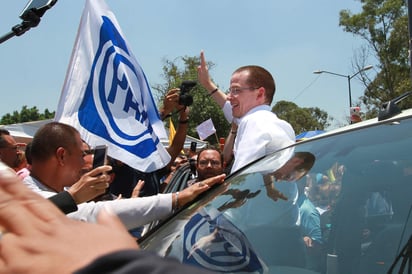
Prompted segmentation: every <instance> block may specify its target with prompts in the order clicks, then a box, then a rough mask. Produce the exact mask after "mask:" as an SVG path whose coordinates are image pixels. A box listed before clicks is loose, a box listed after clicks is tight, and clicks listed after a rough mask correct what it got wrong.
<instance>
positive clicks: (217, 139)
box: [215, 132, 220, 144]
mask: <svg viewBox="0 0 412 274" xmlns="http://www.w3.org/2000/svg"><path fill="white" fill-rule="evenodd" d="M215 137H216V142H217V143H218V144H220V142H219V138H218V137H217V133H216V132H215Z"/></svg>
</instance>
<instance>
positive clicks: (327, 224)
mask: <svg viewBox="0 0 412 274" xmlns="http://www.w3.org/2000/svg"><path fill="white" fill-rule="evenodd" d="M411 147H412V122H411V121H410V120H404V121H400V122H399V123H396V124H394V123H392V124H385V125H381V126H379V127H371V128H366V129H363V130H360V131H353V132H348V133H344V134H341V135H336V136H331V137H327V138H322V139H318V140H314V141H309V142H303V143H299V144H297V145H296V146H295V147H291V148H288V149H286V150H283V151H280V152H278V153H275V154H273V155H270V156H268V157H265V158H263V159H261V160H260V161H258V162H256V163H253V164H252V165H250V166H248V167H246V168H245V169H243V170H240V171H239V172H238V173H237V174H235V175H234V176H231V177H229V178H228V180H227V182H226V183H225V184H224V185H221V186H218V187H217V188H215V189H213V190H212V191H211V192H209V193H207V195H205V196H204V197H203V198H202V199H200V200H199V201H196V202H195V203H194V204H193V205H191V206H190V207H188V208H185V209H184V210H182V211H181V212H180V213H179V214H177V215H176V216H174V218H173V219H172V220H171V221H170V222H168V223H166V224H165V225H163V226H161V227H160V228H159V229H158V230H157V231H156V232H155V233H153V234H152V235H151V236H150V237H148V238H147V239H146V240H145V241H143V242H142V243H141V247H142V248H144V249H149V250H155V251H156V252H158V253H159V254H160V255H162V256H170V257H175V258H177V259H178V260H180V261H181V262H184V263H189V264H193V265H197V266H200V267H203V268H206V269H210V270H213V271H217V272H227V273H245V272H255V273H292V274H293V273H312V274H313V273H319V274H320V273H334V274H347V273H354V274H358V273H359V274H361V273H362V274H363V273H387V271H388V269H389V267H390V265H391V264H392V263H393V260H394V258H395V257H396V256H397V254H398V253H399V251H400V249H401V247H402V246H403V245H404V244H405V243H406V242H407V240H408V238H409V236H410V235H411V233H412V221H411V219H410V216H409V214H410V209H411V203H412V202H411V198H410V197H411V194H412V154H411V152H410V148H411ZM302 159H303V160H302ZM296 269H301V272H296ZM394 273H397V272H394Z"/></svg>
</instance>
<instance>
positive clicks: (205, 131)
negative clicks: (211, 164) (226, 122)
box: [196, 118, 216, 141]
mask: <svg viewBox="0 0 412 274" xmlns="http://www.w3.org/2000/svg"><path fill="white" fill-rule="evenodd" d="M196 131H197V134H199V138H200V140H202V141H203V140H204V139H206V138H207V137H209V136H210V135H212V134H214V133H215V132H216V129H215V125H213V121H212V118H209V119H207V120H206V121H204V122H203V123H201V124H200V125H198V126H197V127H196Z"/></svg>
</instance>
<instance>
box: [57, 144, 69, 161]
mask: <svg viewBox="0 0 412 274" xmlns="http://www.w3.org/2000/svg"><path fill="white" fill-rule="evenodd" d="M67 153H68V151H67V150H66V149H65V148H64V147H58V148H57V149H56V153H55V155H56V160H57V162H58V163H59V164H60V165H64V163H65V159H66V158H67V156H68V155H67Z"/></svg>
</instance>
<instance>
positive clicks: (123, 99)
mask: <svg viewBox="0 0 412 274" xmlns="http://www.w3.org/2000/svg"><path fill="white" fill-rule="evenodd" d="M102 19H103V24H102V25H101V28H100V40H99V47H98V50H97V52H96V55H95V57H94V60H93V64H92V68H91V73H90V78H89V81H88V84H87V87H86V91H85V96H84V99H83V101H82V104H81V106H80V108H79V113H78V117H79V122H80V124H81V125H82V126H83V127H84V128H86V129H87V130H89V131H90V132H92V133H94V134H96V135H98V136H100V137H102V138H104V139H106V140H107V141H109V142H111V143H114V144H116V145H118V146H120V147H122V148H124V149H125V150H128V151H131V152H133V153H134V154H138V155H139V156H140V157H142V158H145V157H147V156H149V155H150V154H151V153H152V152H153V151H155V150H156V144H157V143H159V140H158V138H156V139H157V140H153V139H152V135H151V134H152V132H153V129H152V126H151V124H150V122H149V119H148V114H147V112H146V110H145V109H144V104H143V95H142V94H143V92H137V91H142V90H147V89H149V87H148V84H147V81H146V79H145V76H144V74H143V73H142V72H141V73H138V71H137V70H139V69H140V67H139V65H138V64H137V63H136V62H135V61H133V60H134V59H133V58H132V56H131V54H130V52H129V50H128V48H127V46H126V42H125V40H124V39H123V38H122V36H121V35H120V33H119V31H118V30H117V29H116V27H115V26H114V24H113V23H112V21H110V19H109V18H108V17H105V16H102Z"/></svg>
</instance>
